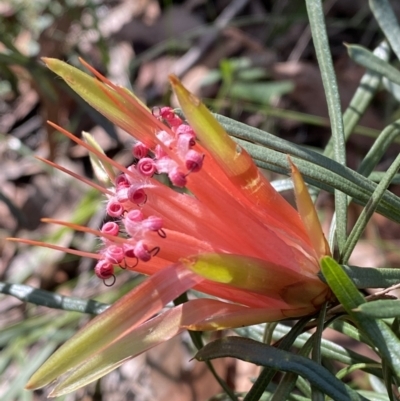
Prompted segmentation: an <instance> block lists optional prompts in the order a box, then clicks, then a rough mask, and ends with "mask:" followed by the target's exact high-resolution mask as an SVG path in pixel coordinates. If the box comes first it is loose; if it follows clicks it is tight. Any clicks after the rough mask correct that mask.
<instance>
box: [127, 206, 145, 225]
mask: <svg viewBox="0 0 400 401" xmlns="http://www.w3.org/2000/svg"><path fill="white" fill-rule="evenodd" d="M126 218H127V219H129V220H130V221H132V222H140V221H142V220H143V219H144V215H143V213H142V212H141V211H140V210H138V209H132V210H130V211H129V212H128V214H127V215H126Z"/></svg>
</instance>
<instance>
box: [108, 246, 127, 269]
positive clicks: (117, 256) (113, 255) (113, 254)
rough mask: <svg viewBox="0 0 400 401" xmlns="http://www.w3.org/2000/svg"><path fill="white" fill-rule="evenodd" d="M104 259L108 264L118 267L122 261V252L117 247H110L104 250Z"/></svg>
mask: <svg viewBox="0 0 400 401" xmlns="http://www.w3.org/2000/svg"><path fill="white" fill-rule="evenodd" d="M104 257H105V259H106V260H107V261H108V262H110V263H112V264H114V265H118V264H120V263H121V262H122V261H123V260H124V251H123V249H122V248H121V247H120V246H118V245H110V246H108V247H107V248H106V249H105V252H104Z"/></svg>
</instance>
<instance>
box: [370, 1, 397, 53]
mask: <svg viewBox="0 0 400 401" xmlns="http://www.w3.org/2000/svg"><path fill="white" fill-rule="evenodd" d="M369 6H370V8H371V11H372V13H373V14H374V17H375V19H376V21H377V22H378V24H379V27H380V28H381V29H382V31H383V33H384V34H385V36H386V38H387V40H388V41H389V43H390V46H391V47H392V49H393V51H394V53H395V54H396V56H397V58H398V59H399V60H400V27H399V23H398V21H397V18H396V15H395V13H394V11H393V8H392V6H391V5H390V2H389V1H388V0H370V1H369Z"/></svg>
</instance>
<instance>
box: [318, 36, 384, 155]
mask: <svg viewBox="0 0 400 401" xmlns="http://www.w3.org/2000/svg"><path fill="white" fill-rule="evenodd" d="M373 54H374V55H375V56H377V57H378V58H380V59H382V60H385V61H388V60H389V55H390V49H389V46H388V44H387V43H386V42H382V43H381V44H380V45H379V46H378V47H377V48H376V49H375V50H374V52H373ZM380 82H381V75H380V74H378V73H377V72H375V71H371V70H367V71H366V72H365V74H364V75H363V76H362V78H361V81H360V84H359V85H358V88H357V90H356V92H355V94H354V96H353V98H352V99H351V101H350V104H349V105H348V107H347V109H346V111H345V112H344V114H343V124H344V135H345V139H346V141H347V139H348V138H349V136H350V134H351V133H352V132H353V131H354V129H355V128H356V125H357V124H358V122H359V121H360V119H361V117H362V116H363V115H364V112H365V111H366V110H367V108H368V106H369V104H370V103H371V100H372V99H373V97H374V95H375V93H376V91H377V89H378V87H379V84H380ZM324 156H327V157H332V156H333V141H332V138H330V139H329V141H328V143H327V145H326V146H325V150H324Z"/></svg>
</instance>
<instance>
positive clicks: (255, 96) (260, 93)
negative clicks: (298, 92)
mask: <svg viewBox="0 0 400 401" xmlns="http://www.w3.org/2000/svg"><path fill="white" fill-rule="evenodd" d="M293 89H294V85H293V83H292V82H291V81H281V82H255V83H249V82H235V83H233V85H232V87H231V88H230V91H229V95H230V96H231V97H232V98H237V99H243V100H248V101H251V102H255V103H260V104H269V103H270V102H271V99H272V98H273V97H276V96H282V95H285V94H287V93H290V92H292V91H293Z"/></svg>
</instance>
